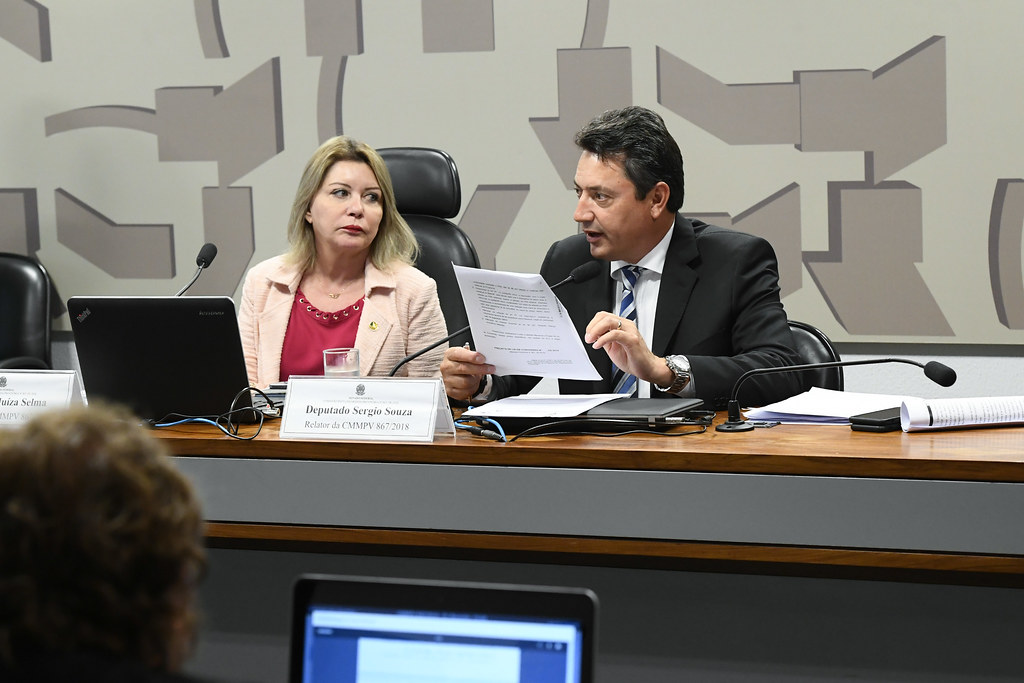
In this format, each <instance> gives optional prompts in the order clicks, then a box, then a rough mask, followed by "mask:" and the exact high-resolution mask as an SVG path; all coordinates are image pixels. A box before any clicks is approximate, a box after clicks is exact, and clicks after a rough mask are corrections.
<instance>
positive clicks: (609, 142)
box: [574, 106, 684, 213]
mask: <svg viewBox="0 0 1024 683" xmlns="http://www.w3.org/2000/svg"><path fill="white" fill-rule="evenodd" d="M574 141H575V142H576V146H577V147H579V148H580V149H582V150H583V151H585V152H590V153H591V154H594V155H596V156H597V158H599V159H600V160H601V161H618V162H619V163H621V164H622V166H623V168H624V169H625V171H626V177H627V178H629V180H630V182H632V183H633V186H634V187H635V188H636V198H637V199H643V198H644V197H646V196H647V194H648V193H649V192H650V191H651V190H652V189H653V188H654V186H655V185H656V184H658V183H659V182H664V183H666V184H667V185H668V188H669V196H668V204H667V205H666V208H667V209H668V210H669V211H671V212H673V213H675V212H676V211H678V210H679V209H680V207H682V205H683V193H684V188H683V155H682V154H681V153H680V151H679V145H677V144H676V141H675V140H674V139H673V138H672V136H671V135H670V134H669V132H668V128H666V127H665V120H664V119H662V118H661V116H659V115H658V114H656V113H654V112H653V111H651V110H650V109H645V108H644V107H637V106H631V107H624V108H622V109H612V110H610V111H606V112H605V113H603V114H601V115H600V116H598V117H596V118H595V119H593V120H592V121H591V122H590V123H588V124H586V125H585V126H583V127H582V128H580V130H579V131H578V132H577V133H576V137H575V139H574Z"/></svg>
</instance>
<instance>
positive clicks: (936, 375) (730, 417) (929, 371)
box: [715, 358, 956, 432]
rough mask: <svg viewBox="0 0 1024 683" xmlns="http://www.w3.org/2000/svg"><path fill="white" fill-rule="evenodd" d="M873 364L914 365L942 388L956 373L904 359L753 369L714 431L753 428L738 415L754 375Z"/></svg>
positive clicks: (737, 387)
mask: <svg viewBox="0 0 1024 683" xmlns="http://www.w3.org/2000/svg"><path fill="white" fill-rule="evenodd" d="M875 363H907V364H909V365H916V366H917V367H919V368H924V374H925V377H927V378H928V379H930V380H931V381H933V382H935V383H936V384H938V385H941V386H944V387H948V386H952V385H953V383H954V382H956V372H955V371H954V370H953V368H951V367H949V366H948V365H943V364H942V363H940V362H938V361H934V360H933V361H928V362H927V363H919V362H917V361H916V360H909V359H906V358H870V359H866V360H846V361H832V362H829V363H808V364H806V365H787V366H784V367H777V368H754V369H753V370H747V371H746V372H744V373H743V374H742V375H740V376H739V379H737V380H736V383H735V384H734V385H732V396H731V397H730V398H729V404H728V414H727V419H726V421H725V422H723V423H722V424H720V425H718V426H717V427H715V429H716V430H717V431H719V432H748V431H750V430H751V429H753V428H754V426H753V425H752V424H750V423H749V422H745V421H744V420H743V417H742V416H741V415H740V401H739V391H740V385H741V384H743V382H745V381H746V380H747V378H749V377H753V376H754V375H768V374H772V373H776V372H802V371H804V370H819V369H824V368H844V367H848V366H850V365H872V364H875Z"/></svg>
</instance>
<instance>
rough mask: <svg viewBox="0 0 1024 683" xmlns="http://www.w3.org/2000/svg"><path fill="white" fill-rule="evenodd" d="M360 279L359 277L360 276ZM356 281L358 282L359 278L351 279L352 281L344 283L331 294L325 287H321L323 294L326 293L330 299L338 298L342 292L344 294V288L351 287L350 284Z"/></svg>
mask: <svg viewBox="0 0 1024 683" xmlns="http://www.w3.org/2000/svg"><path fill="white" fill-rule="evenodd" d="M360 279H361V278H360ZM357 282H359V280H353V281H352V282H350V283H348V284H347V285H345V286H344V287H342V288H341V289H339V290H338V292H337V293H335V294H332V293H331V292H328V291H327V288H326V287H324V288H323V290H324V294H326V295H327V296H328V297H329V298H331V299H337V298H338V297H339V296H341V295H342V294H344V293H345V290H346V289H348V288H349V287H351V286H352V285H354V284H355V283H357Z"/></svg>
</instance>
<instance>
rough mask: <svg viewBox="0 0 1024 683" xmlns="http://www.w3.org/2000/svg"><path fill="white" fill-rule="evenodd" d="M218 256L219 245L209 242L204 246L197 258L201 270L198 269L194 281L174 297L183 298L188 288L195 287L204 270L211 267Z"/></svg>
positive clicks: (193, 277)
mask: <svg viewBox="0 0 1024 683" xmlns="http://www.w3.org/2000/svg"><path fill="white" fill-rule="evenodd" d="M216 256H217V245H216V244H214V243H213V242H207V243H206V244H204V245H203V246H202V248H201V249H200V250H199V255H198V256H196V265H197V266H199V268H197V269H196V274H195V275H193V276H192V279H191V280H189V283H188V284H187V285H185V286H184V287H182V288H181V289H179V290H178V293H177V294H175V295H174V296H181V295H182V294H184V293H185V292H186V291H188V288H189V287H191V286H192V285H194V284H195V282H196V280H198V279H199V274H200V273H202V272H203V268H208V267H209V265H210V264H211V263H213V259H214V258H215V257H216Z"/></svg>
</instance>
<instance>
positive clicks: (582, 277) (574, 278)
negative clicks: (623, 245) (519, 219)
mask: <svg viewBox="0 0 1024 683" xmlns="http://www.w3.org/2000/svg"><path fill="white" fill-rule="evenodd" d="M603 267H604V264H603V263H602V262H601V261H587V262H586V263H584V264H583V265H582V266H576V267H575V268H573V269H572V271H571V272H570V273H569V276H568V277H567V278H565V279H564V280H562V281H561V282H556V283H555V284H553V285H551V290H552V291H554V290H556V289H558V288H559V287H561V286H562V285H567V284H569V283H570V282H586V281H587V280H592V279H594V278H595V277H597V275H598V274H599V273H600V272H601V270H602V268H603ZM469 328H470V325H466V326H465V327H463V328H462V329H459V330H456V331H455V332H452V333H451V334H449V335H448V336H447V337H443V338H441V339H438V340H437V341H436V342H434V343H433V344H431V345H430V346H427V347H426V348H422V349H420V350H419V351H417V352H415V353H412V354H409V355H408V356H406V357H405V358H403V359H402V360H400V361H398V362H397V363H395V367H393V368H391V372H389V373H388V377H394V376H395V373H396V372H398V370H399V369H400V368H401V367H402V366H403V365H405V364H406V363H408V362H409V361H411V360H415V359H417V358H419V357H420V356H422V355H423V354H425V353H426V352H427V351H432V350H433V349H436V348H437V347H438V346H440V345H441V344H444V343H445V342H446V341H451V340H452V339H454V338H455V337H458V336H459V335H460V334H464V333H466V332H469Z"/></svg>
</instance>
